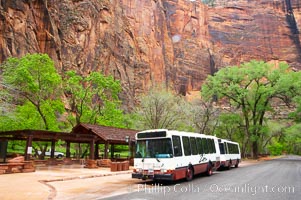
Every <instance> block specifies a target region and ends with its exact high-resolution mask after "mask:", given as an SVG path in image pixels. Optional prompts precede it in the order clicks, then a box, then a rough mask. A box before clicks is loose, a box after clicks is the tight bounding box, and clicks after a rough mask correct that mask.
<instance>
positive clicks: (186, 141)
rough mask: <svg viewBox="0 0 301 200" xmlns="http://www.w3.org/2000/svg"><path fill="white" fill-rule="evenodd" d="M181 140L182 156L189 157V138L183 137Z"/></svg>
mask: <svg viewBox="0 0 301 200" xmlns="http://www.w3.org/2000/svg"><path fill="white" fill-rule="evenodd" d="M182 140H183V147H184V154H185V156H190V155H191V147H190V141H189V137H186V136H183V137H182Z"/></svg>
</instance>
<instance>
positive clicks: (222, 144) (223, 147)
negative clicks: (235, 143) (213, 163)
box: [219, 143, 225, 154]
mask: <svg viewBox="0 0 301 200" xmlns="http://www.w3.org/2000/svg"><path fill="white" fill-rule="evenodd" d="M219 150H220V151H221V154H225V146H224V143H219Z"/></svg>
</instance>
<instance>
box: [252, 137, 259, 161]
mask: <svg viewBox="0 0 301 200" xmlns="http://www.w3.org/2000/svg"><path fill="white" fill-rule="evenodd" d="M252 158H253V159H257V158H258V142H257V141H254V142H252Z"/></svg>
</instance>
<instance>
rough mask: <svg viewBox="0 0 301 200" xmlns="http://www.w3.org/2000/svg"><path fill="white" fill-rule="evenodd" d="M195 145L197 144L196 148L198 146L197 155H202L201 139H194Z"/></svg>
mask: <svg viewBox="0 0 301 200" xmlns="http://www.w3.org/2000/svg"><path fill="white" fill-rule="evenodd" d="M196 143H197V146H198V150H199V154H204V150H203V145H202V139H201V138H197V139H196Z"/></svg>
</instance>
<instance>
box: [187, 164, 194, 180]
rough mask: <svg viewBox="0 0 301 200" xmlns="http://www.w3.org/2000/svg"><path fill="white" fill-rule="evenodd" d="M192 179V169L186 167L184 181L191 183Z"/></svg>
mask: <svg viewBox="0 0 301 200" xmlns="http://www.w3.org/2000/svg"><path fill="white" fill-rule="evenodd" d="M192 179H193V169H192V167H187V169H186V181H191V180H192Z"/></svg>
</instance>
